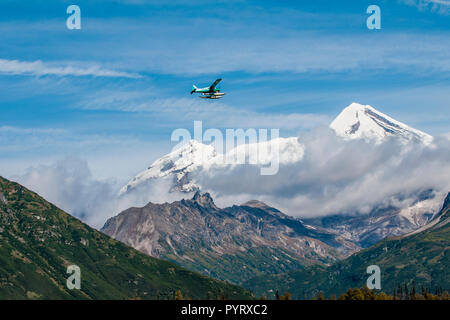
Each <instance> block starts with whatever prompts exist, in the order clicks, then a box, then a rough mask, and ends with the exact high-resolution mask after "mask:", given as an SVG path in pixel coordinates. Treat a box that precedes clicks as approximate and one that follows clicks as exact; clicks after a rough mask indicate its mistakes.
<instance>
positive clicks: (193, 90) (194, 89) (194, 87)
mask: <svg viewBox="0 0 450 320" xmlns="http://www.w3.org/2000/svg"><path fill="white" fill-rule="evenodd" d="M196 90H197V87H196V86H195V84H194V85H193V86H192V90H191V94H193V93H194V92H195V91H196Z"/></svg>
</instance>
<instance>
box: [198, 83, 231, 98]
mask: <svg viewBox="0 0 450 320" xmlns="http://www.w3.org/2000/svg"><path fill="white" fill-rule="evenodd" d="M220 81H222V79H217V80H216V81H214V83H213V84H212V85H210V86H209V87H205V88H197V87H196V86H195V85H193V86H192V90H191V94H193V93H194V92H198V93H201V95H200V98H204V99H220V98H222V97H223V96H224V95H225V93H223V92H220V88H216V86H217V84H218V83H219V82H220Z"/></svg>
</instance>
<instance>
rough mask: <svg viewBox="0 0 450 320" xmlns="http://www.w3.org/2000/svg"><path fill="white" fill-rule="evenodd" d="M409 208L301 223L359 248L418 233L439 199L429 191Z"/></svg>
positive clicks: (435, 207) (333, 216)
mask: <svg viewBox="0 0 450 320" xmlns="http://www.w3.org/2000/svg"><path fill="white" fill-rule="evenodd" d="M417 199H418V200H417V201H416V202H415V203H413V204H412V205H411V206H409V207H407V208H404V209H399V208H397V207H394V206H388V207H377V208H375V209H373V210H372V211H371V212H370V213H368V214H358V215H355V216H349V215H342V214H339V215H331V216H327V217H323V218H314V219H304V220H303V221H304V222H305V223H306V224H308V225H311V226H314V227H315V228H317V230H326V231H328V232H332V233H335V234H339V235H341V236H342V237H343V238H345V239H347V240H349V241H351V242H354V243H355V244H356V245H358V246H361V247H363V248H366V247H369V246H371V245H373V244H375V243H377V242H378V241H380V240H382V239H384V238H387V237H393V236H401V235H404V234H407V233H410V232H413V231H415V230H418V229H420V228H421V227H423V226H425V225H426V224H427V223H429V222H430V221H431V220H432V219H433V218H434V217H435V216H436V214H437V213H438V212H439V210H440V208H441V204H442V201H443V198H442V196H441V195H435V194H434V193H433V192H432V191H431V190H428V191H425V192H422V193H420V194H418V195H417Z"/></svg>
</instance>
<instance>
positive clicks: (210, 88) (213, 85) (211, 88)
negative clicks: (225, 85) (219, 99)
mask: <svg viewBox="0 0 450 320" xmlns="http://www.w3.org/2000/svg"><path fill="white" fill-rule="evenodd" d="M220 81H222V78H219V79H217V80H216V81H214V83H213V84H212V85H211V86H210V87H209V91H214V89H215V88H216V86H217V84H218V83H219V82H220Z"/></svg>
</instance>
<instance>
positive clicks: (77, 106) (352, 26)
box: [0, 0, 450, 180]
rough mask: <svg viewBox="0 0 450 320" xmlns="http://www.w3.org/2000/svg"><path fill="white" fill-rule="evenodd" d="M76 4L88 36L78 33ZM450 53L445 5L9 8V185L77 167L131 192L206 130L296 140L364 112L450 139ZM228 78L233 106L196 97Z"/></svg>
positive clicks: (2, 128) (4, 83)
mask: <svg viewBox="0 0 450 320" xmlns="http://www.w3.org/2000/svg"><path fill="white" fill-rule="evenodd" d="M70 4H77V5H79V6H80V8H81V17H82V29H81V30H68V29H67V28H66V24H65V22H66V19H67V17H68V15H67V14H66V8H67V6H68V5H70ZM371 4H376V5H378V6H380V8H381V18H382V29H381V30H368V29H367V27H366V19H367V17H368V16H369V15H368V14H366V8H367V7H368V6H369V5H371ZM449 53H450V1H444V0H436V1H426V0H401V1H400V0H399V1H361V0H359V1H317V0H316V1H283V2H280V1H239V0H235V1H233V0H228V1H217V2H213V1H194V0H190V1H181V0H180V1H178V0H174V1H169V3H168V4H167V1H162V0H161V1H160V0H158V1H144V0H117V1H81V0H80V1H73V0H71V1H51V0H40V1H37V0H36V1H10V0H3V1H2V2H1V3H0V91H1V94H0V175H3V176H6V177H13V176H14V175H20V174H22V173H23V172H24V171H25V170H26V169H27V168H28V167H30V166H37V165H40V164H48V163H52V162H54V161H56V160H59V159H61V158H64V157H65V156H77V157H81V158H83V159H86V160H87V161H88V163H89V165H90V167H91V169H92V172H93V174H94V175H95V176H97V177H110V176H113V177H115V178H117V179H123V180H127V179H128V178H130V177H131V176H133V175H134V174H135V173H136V172H138V171H141V170H142V169H143V168H145V167H147V166H148V165H149V164H150V163H151V162H152V161H153V160H155V159H156V158H158V157H160V156H161V155H163V154H164V153H166V152H168V151H169V150H170V149H171V147H172V146H173V144H171V143H170V134H171V132H172V131H173V130H174V129H176V128H187V129H192V127H193V121H194V120H203V125H204V127H205V128H210V127H215V128H240V127H255V128H280V133H281V135H282V136H292V135H296V134H297V133H298V132H299V131H304V130H309V129H311V128H313V127H316V126H320V125H327V124H328V123H329V122H330V121H331V120H332V119H333V118H334V117H335V116H337V114H339V112H340V111H341V110H342V109H343V108H344V107H345V106H347V105H349V104H350V103H351V102H353V101H357V102H360V103H363V104H370V105H372V106H374V107H375V108H377V109H378V110H380V111H382V112H384V113H386V114H388V115H390V116H392V117H394V118H396V119H397V120H399V121H402V122H405V123H407V124H409V125H411V126H413V127H416V128H418V129H420V130H423V131H425V132H427V133H430V134H432V135H443V134H446V135H448V134H449V132H450V129H449V127H450V126H449V124H450V116H449V114H450V113H449V112H448V110H449V108H450V56H449ZM217 77H222V78H223V79H224V80H223V83H222V85H221V87H222V89H223V90H224V91H225V92H227V95H226V96H225V98H224V99H222V100H220V101H204V100H203V99H198V98H197V97H195V96H191V95H189V90H190V88H191V86H192V84H194V83H195V84H197V85H208V84H209V83H210V82H212V81H213V80H214V79H216V78H217Z"/></svg>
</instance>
